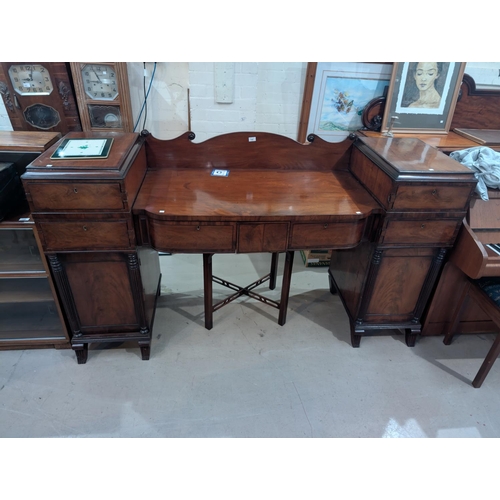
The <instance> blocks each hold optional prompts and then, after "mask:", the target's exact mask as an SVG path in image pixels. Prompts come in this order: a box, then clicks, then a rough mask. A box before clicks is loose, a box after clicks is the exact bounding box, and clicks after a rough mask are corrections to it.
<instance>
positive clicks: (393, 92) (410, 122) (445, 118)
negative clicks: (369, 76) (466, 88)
mask: <svg viewBox="0 0 500 500" xmlns="http://www.w3.org/2000/svg"><path fill="white" fill-rule="evenodd" d="M464 69H465V63H461V62H402V63H394V67H393V71H392V75H391V82H390V85H389V92H388V94H387V101H386V105H385V111H384V118H383V121H382V129H381V131H382V132H385V133H386V134H387V133H389V132H398V133H429V134H446V133H448V131H449V129H450V124H451V120H452V118H453V112H454V110H455V105H456V103H457V98H458V92H459V90H460V85H461V83H462V77H463V74H464Z"/></svg>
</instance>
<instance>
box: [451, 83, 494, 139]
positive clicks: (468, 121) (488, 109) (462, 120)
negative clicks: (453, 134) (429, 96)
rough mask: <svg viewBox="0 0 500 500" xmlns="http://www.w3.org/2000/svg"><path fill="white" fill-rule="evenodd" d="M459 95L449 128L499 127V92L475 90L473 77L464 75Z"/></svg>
mask: <svg viewBox="0 0 500 500" xmlns="http://www.w3.org/2000/svg"><path fill="white" fill-rule="evenodd" d="M460 92H461V96H460V98H459V100H458V102H457V105H456V107H455V112H454V114H453V119H452V121H451V130H453V129H454V128H485V129H497V130H498V129H500V94H499V93H498V92H487V91H477V89H476V84H475V82H474V79H473V78H471V77H470V76H469V75H464V77H463V82H462V86H461V87H460Z"/></svg>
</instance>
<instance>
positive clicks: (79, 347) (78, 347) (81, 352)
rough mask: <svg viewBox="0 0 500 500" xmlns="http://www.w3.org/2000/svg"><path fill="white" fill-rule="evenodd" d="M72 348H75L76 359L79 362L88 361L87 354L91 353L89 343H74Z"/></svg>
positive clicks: (82, 363) (81, 363)
mask: <svg viewBox="0 0 500 500" xmlns="http://www.w3.org/2000/svg"><path fill="white" fill-rule="evenodd" d="M71 348H72V349H73V351H75V354H76V361H77V362H78V364H79V365H84V364H85V363H86V362H87V356H88V353H89V345H88V344H84V343H83V342H82V343H81V344H72V345H71Z"/></svg>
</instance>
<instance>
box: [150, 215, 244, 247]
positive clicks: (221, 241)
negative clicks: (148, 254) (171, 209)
mask: <svg viewBox="0 0 500 500" xmlns="http://www.w3.org/2000/svg"><path fill="white" fill-rule="evenodd" d="M235 233H236V228H235V225H234V224H231V223H182V222H163V221H159V220H155V219H149V235H150V238H151V245H152V247H153V248H154V249H156V250H159V251H163V252H185V253H203V252H234V250H235V240H236V238H235Z"/></svg>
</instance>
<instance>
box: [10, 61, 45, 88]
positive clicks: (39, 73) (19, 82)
mask: <svg viewBox="0 0 500 500" xmlns="http://www.w3.org/2000/svg"><path fill="white" fill-rule="evenodd" d="M9 77H10V81H11V82H12V86H13V87H14V90H15V91H16V92H17V93H18V94H20V95H49V94H50V93H51V92H52V91H53V90H54V87H53V85H52V81H51V79H50V74H49V72H48V70H47V69H46V68H44V67H43V66H42V65H41V64H13V65H12V66H11V67H10V68H9Z"/></svg>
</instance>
